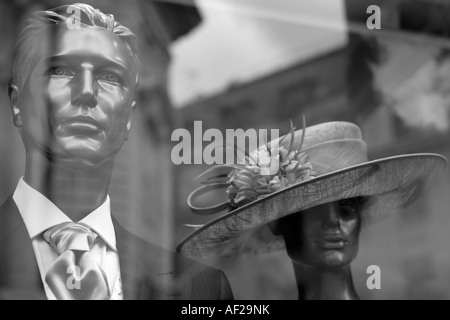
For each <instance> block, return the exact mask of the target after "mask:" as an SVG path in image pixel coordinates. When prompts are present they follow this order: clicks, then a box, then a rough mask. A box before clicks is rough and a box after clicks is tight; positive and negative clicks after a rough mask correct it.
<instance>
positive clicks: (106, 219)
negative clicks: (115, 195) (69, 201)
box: [13, 177, 123, 300]
mask: <svg viewBox="0 0 450 320" xmlns="http://www.w3.org/2000/svg"><path fill="white" fill-rule="evenodd" d="M13 199H14V202H15V203H16V205H17V208H18V209H19V212H20V215H21V216H22V219H23V221H24V222H25V226H26V227H27V230H28V234H29V235H30V239H31V244H32V246H33V249H34V253H35V255H36V260H37V264H38V266H39V272H40V274H41V279H42V283H43V284H44V289H45V294H46V295H47V298H48V299H49V300H56V298H55V296H54V294H53V292H52V291H51V289H50V288H49V286H48V285H47V283H46V282H45V274H46V273H47V271H48V270H49V269H50V268H51V266H52V265H53V263H54V262H55V260H56V258H57V257H58V253H57V252H56V251H55V250H54V249H53V248H52V247H51V245H50V244H49V243H48V242H47V241H45V240H44V238H43V237H42V234H43V232H44V231H45V230H47V229H48V228H51V227H53V226H56V225H58V224H60V223H64V222H72V220H70V219H69V217H67V216H66V215H65V214H64V213H63V212H62V211H61V210H60V209H59V208H58V207H57V206H55V205H54V204H53V203H52V202H51V201H50V200H49V199H47V198H46V197H45V196H43V195H42V194H41V193H40V192H38V191H36V190H35V189H33V188H32V187H31V186H29V185H28V184H27V183H26V182H25V180H24V179H23V177H22V178H20V180H19V183H18V184H17V187H16V190H15V192H14V195H13ZM78 223H82V224H84V225H86V226H88V227H90V228H91V229H92V230H93V231H94V232H96V233H97V234H98V236H99V237H100V238H102V239H103V241H104V242H103V241H101V242H100V244H98V245H95V246H97V247H95V246H94V247H95V248H92V250H91V254H92V255H93V256H94V258H95V259H96V261H97V263H98V264H99V265H100V267H101V268H103V270H104V271H105V274H106V277H107V279H108V285H109V288H110V291H111V300H122V299H123V294H122V284H121V279H120V267H119V256H118V252H117V248H116V235H115V232H114V227H113V224H112V220H111V208H110V201H109V196H107V197H106V200H105V202H103V204H102V205H101V206H100V207H98V208H97V209H95V210H94V211H92V212H91V213H90V214H88V215H87V216H86V217H85V218H84V219H83V220H81V221H78ZM111 288H113V289H112V290H111Z"/></svg>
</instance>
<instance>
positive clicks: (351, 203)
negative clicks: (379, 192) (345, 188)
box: [338, 198, 359, 209]
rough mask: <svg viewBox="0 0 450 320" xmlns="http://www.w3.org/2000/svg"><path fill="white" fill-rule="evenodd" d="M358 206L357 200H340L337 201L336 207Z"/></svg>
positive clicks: (349, 207)
mask: <svg viewBox="0 0 450 320" xmlns="http://www.w3.org/2000/svg"><path fill="white" fill-rule="evenodd" d="M358 204H359V201H358V198H348V199H342V200H339V201H338V205H339V207H341V208H348V209H351V208H355V207H357V206H358Z"/></svg>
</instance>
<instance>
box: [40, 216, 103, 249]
mask: <svg viewBox="0 0 450 320" xmlns="http://www.w3.org/2000/svg"><path fill="white" fill-rule="evenodd" d="M43 237H44V239H45V240H46V241H47V242H48V243H49V244H50V245H51V246H52V247H53V248H54V249H55V250H56V251H57V252H58V254H61V253H63V252H64V251H66V250H79V251H90V249H91V246H92V244H93V243H94V240H95V239H96V238H97V234H96V233H95V232H93V231H92V230H91V229H90V228H89V227H87V226H84V225H82V224H78V223H75V222H66V223H61V224H59V225H57V226H54V227H52V228H50V229H48V230H47V231H45V232H44V235H43Z"/></svg>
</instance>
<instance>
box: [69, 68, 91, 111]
mask: <svg viewBox="0 0 450 320" xmlns="http://www.w3.org/2000/svg"><path fill="white" fill-rule="evenodd" d="M77 87H78V88H76V89H75V94H74V97H73V101H72V103H73V104H74V105H78V106H87V107H89V108H93V107H95V106H96V105H97V97H96V91H95V83H94V75H93V72H92V68H83V70H82V73H81V75H80V79H79V83H77Z"/></svg>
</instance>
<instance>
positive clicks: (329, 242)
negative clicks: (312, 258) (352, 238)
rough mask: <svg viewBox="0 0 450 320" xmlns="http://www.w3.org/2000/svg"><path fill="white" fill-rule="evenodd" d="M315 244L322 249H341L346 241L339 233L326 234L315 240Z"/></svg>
mask: <svg viewBox="0 0 450 320" xmlns="http://www.w3.org/2000/svg"><path fill="white" fill-rule="evenodd" d="M316 243H317V245H318V246H319V247H321V248H323V249H342V248H344V247H345V246H346V245H347V244H348V241H347V240H345V239H344V238H343V237H341V236H339V235H327V236H324V237H322V238H320V239H319V240H318V241H316Z"/></svg>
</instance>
